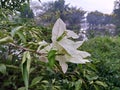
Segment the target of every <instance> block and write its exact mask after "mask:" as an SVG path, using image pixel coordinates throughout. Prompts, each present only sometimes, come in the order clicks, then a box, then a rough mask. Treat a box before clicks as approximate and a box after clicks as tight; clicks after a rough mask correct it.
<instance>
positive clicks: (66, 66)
mask: <svg viewBox="0 0 120 90" xmlns="http://www.w3.org/2000/svg"><path fill="white" fill-rule="evenodd" d="M59 64H60V66H61V68H62V71H63V73H66V71H67V69H68V65H67V64H66V63H65V62H62V61H60V62H59Z"/></svg>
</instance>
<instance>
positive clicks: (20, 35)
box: [16, 32, 26, 43]
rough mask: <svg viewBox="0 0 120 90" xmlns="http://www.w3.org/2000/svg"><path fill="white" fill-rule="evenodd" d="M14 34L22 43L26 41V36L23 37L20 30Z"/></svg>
mask: <svg viewBox="0 0 120 90" xmlns="http://www.w3.org/2000/svg"><path fill="white" fill-rule="evenodd" d="M16 34H17V35H18V36H19V37H20V39H21V40H22V41H23V42H24V43H26V38H25V36H24V34H23V33H22V32H17V33H16Z"/></svg>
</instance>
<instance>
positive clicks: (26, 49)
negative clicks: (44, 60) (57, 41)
mask: <svg viewBox="0 0 120 90" xmlns="http://www.w3.org/2000/svg"><path fill="white" fill-rule="evenodd" d="M10 45H11V46H13V47H16V48H19V49H22V50H24V51H29V52H33V53H36V54H38V55H43V54H45V53H40V52H37V51H35V50H31V49H28V48H25V47H22V46H18V45H16V44H14V43H10Z"/></svg>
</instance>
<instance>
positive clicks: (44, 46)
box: [37, 40, 52, 62]
mask: <svg viewBox="0 0 120 90" xmlns="http://www.w3.org/2000/svg"><path fill="white" fill-rule="evenodd" d="M38 44H39V47H38V49H37V52H39V53H41V54H42V55H41V56H39V59H40V61H42V62H48V59H47V57H46V56H47V53H48V52H49V51H50V50H51V48H52V46H51V45H49V44H48V43H47V42H45V41H44V40H43V41H41V42H39V43H38Z"/></svg>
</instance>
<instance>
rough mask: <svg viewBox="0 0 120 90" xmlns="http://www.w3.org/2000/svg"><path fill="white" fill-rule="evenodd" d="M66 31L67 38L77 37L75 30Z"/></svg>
mask: <svg viewBox="0 0 120 90" xmlns="http://www.w3.org/2000/svg"><path fill="white" fill-rule="evenodd" d="M66 31H67V37H68V38H70V37H72V38H73V39H77V38H79V36H78V35H77V34H76V33H75V32H73V31H71V30H66Z"/></svg>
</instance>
